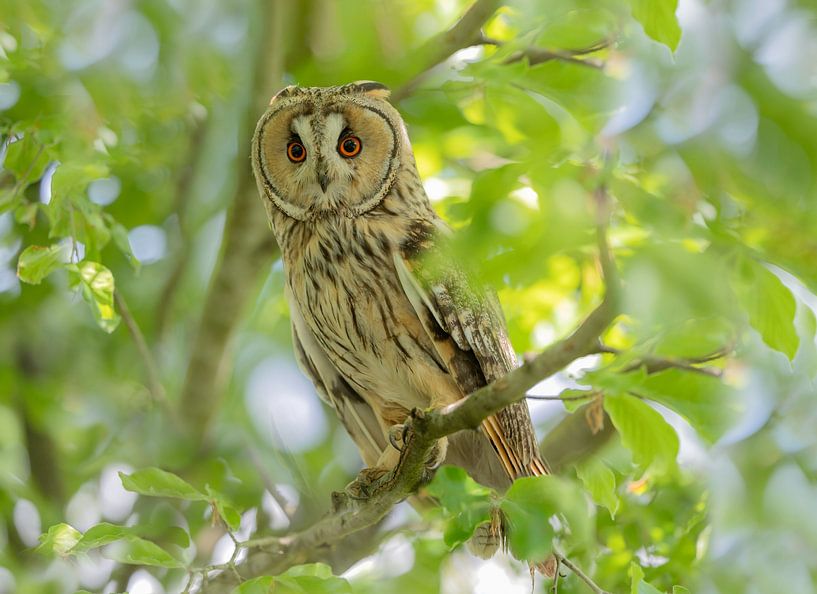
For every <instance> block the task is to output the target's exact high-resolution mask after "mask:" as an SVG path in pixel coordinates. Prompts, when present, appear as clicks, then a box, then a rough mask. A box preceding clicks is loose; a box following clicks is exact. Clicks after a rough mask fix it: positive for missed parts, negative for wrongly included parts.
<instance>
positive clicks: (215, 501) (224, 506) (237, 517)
mask: <svg viewBox="0 0 817 594" xmlns="http://www.w3.org/2000/svg"><path fill="white" fill-rule="evenodd" d="M204 490H205V491H206V492H207V497H209V498H210V503H211V505H213V507H215V511H216V512H218V515H219V516H220V517H221V519H222V520H224V523H225V524H227V526H228V527H229V528H230V530H238V528H239V527H240V525H241V514H240V513H238V510H236V509H235V507H233V505H232V503H231V502H230V501H229V500H228V499H227V498H226V497H225V496H224V495H222V494H221V493H219V492H218V491H216V490H215V489H212V488H210V485H206V486H205V488H204Z"/></svg>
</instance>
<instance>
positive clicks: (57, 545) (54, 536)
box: [36, 523, 82, 555]
mask: <svg viewBox="0 0 817 594" xmlns="http://www.w3.org/2000/svg"><path fill="white" fill-rule="evenodd" d="M81 537H82V533H81V532H80V531H79V530H77V529H76V528H74V527H73V526H71V525H70V524H64V523H60V524H55V525H54V526H51V528H49V529H48V532H46V533H45V534H43V535H42V536H40V544H39V545H38V546H37V549H36V550H37V551H40V552H47V553H56V554H58V555H67V554H69V552H70V551H71V549H72V548H73V547H74V546H75V545H76V544H77V542H79V539H80V538H81Z"/></svg>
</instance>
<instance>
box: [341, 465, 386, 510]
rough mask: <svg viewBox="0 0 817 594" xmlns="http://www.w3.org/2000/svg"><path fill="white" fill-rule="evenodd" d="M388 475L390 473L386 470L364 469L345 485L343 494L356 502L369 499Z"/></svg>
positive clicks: (377, 467)
mask: <svg viewBox="0 0 817 594" xmlns="http://www.w3.org/2000/svg"><path fill="white" fill-rule="evenodd" d="M390 474H391V471H390V470H389V469H388V468H383V467H379V466H373V467H371V468H364V469H363V470H361V471H360V472H359V473H358V475H357V478H356V479H355V480H353V481H352V482H351V483H349V484H348V485H346V488H344V489H343V492H344V493H345V494H346V495H347V496H348V497H349V498H350V499H355V500H357V501H361V500H365V499H369V498H370V497H371V496H372V495H373V494H374V492H375V491H376V490H377V488H378V487H380V485H381V484H383V482H385V479H387V478H388V476H389V475H390Z"/></svg>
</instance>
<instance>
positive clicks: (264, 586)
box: [230, 575, 274, 594]
mask: <svg viewBox="0 0 817 594" xmlns="http://www.w3.org/2000/svg"><path fill="white" fill-rule="evenodd" d="M273 579H274V578H273V577H272V576H268V575H263V576H260V577H257V578H253V579H251V580H247V581H246V582H244V583H243V584H241V585H240V586H238V587H237V588H235V589H233V590H232V592H231V593H230V594H270V592H272V584H273Z"/></svg>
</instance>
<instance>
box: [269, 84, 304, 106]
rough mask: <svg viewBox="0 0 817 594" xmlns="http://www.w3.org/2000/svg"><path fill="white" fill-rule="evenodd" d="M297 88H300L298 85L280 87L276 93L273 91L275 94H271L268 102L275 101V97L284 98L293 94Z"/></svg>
mask: <svg viewBox="0 0 817 594" xmlns="http://www.w3.org/2000/svg"><path fill="white" fill-rule="evenodd" d="M299 90H300V87H298V85H289V86H286V87H284V88H283V89H281V90H280V91H278V92H277V93H275V95H273V96H272V99H270V100H269V104H270V105H272V104H273V103H275V101H276V100H277V99H284V98H286V97H289V96H291V95H294V94H295V93H297V92H298V91H299Z"/></svg>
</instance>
